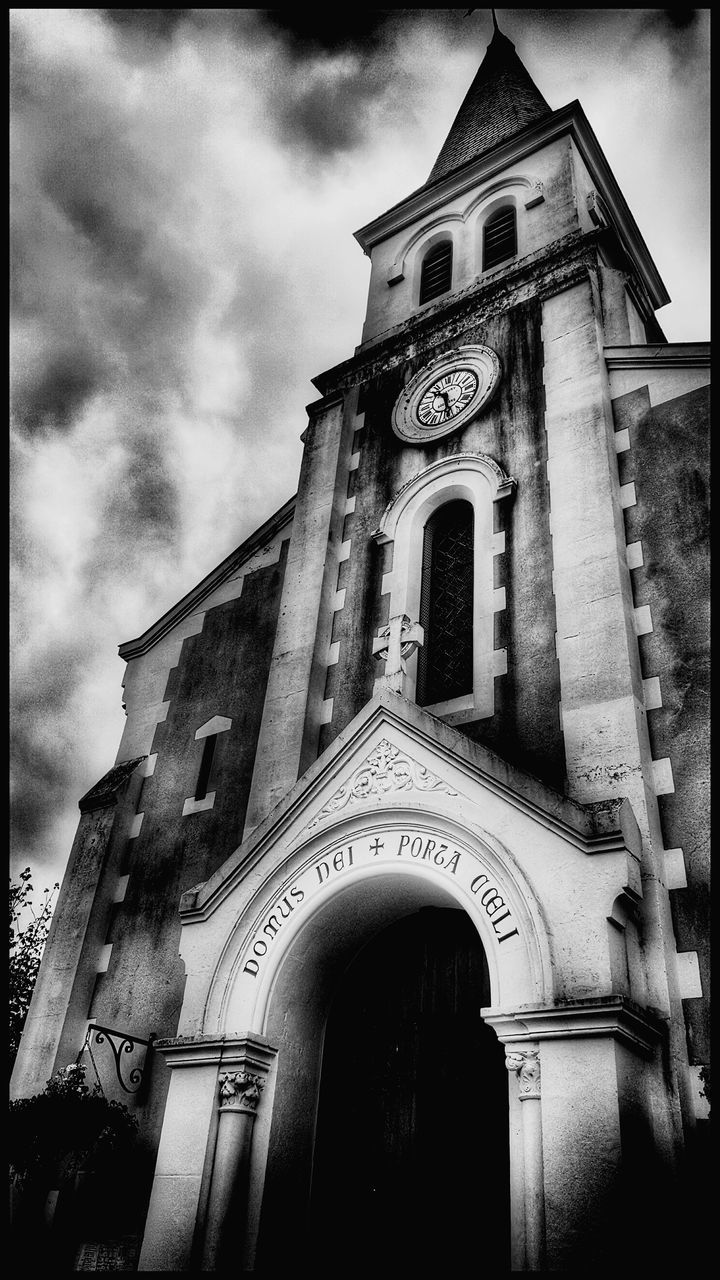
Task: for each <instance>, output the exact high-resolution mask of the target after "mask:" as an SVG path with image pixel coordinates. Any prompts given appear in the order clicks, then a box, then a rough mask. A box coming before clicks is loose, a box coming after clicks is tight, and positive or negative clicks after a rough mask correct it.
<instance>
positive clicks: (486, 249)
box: [483, 205, 517, 271]
mask: <svg viewBox="0 0 720 1280" xmlns="http://www.w3.org/2000/svg"><path fill="white" fill-rule="evenodd" d="M516 253H517V223H516V219H515V210H514V208H513V207H512V205H506V206H505V207H504V208H502V209H498V210H497V212H496V213H493V214H492V215H491V217H489V218H488V220H487V222H486V223H485V226H484V227H483V271H489V270H490V268H491V267H496V266H498V264H499V263H501V262H506V261H507V259H508V258H514V257H515V254H516Z"/></svg>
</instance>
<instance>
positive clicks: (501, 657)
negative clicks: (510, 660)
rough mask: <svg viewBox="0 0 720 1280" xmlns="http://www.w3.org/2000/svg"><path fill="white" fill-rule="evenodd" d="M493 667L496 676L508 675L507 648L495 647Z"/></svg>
mask: <svg viewBox="0 0 720 1280" xmlns="http://www.w3.org/2000/svg"><path fill="white" fill-rule="evenodd" d="M492 667H493V675H494V676H506V675H507V669H508V668H507V649H493V654H492Z"/></svg>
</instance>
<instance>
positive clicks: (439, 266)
mask: <svg viewBox="0 0 720 1280" xmlns="http://www.w3.org/2000/svg"><path fill="white" fill-rule="evenodd" d="M451 282H452V244H451V243H450V241H449V240H444V241H443V242H442V244H436V245H435V247H434V248H432V249H430V251H429V252H428V253H427V254H426V255H425V258H424V260H423V264H422V274H421V276H420V302H421V303H423V302H430V300H431V299H432V298H439V296H440V294H441V293H447V292H448V290H449V288H450V285H451Z"/></svg>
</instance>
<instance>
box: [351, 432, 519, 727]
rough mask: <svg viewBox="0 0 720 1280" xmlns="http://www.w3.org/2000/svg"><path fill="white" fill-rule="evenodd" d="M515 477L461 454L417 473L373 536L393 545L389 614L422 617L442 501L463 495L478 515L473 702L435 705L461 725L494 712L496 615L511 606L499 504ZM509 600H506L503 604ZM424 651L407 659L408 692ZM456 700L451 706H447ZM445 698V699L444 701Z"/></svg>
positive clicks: (385, 584)
mask: <svg viewBox="0 0 720 1280" xmlns="http://www.w3.org/2000/svg"><path fill="white" fill-rule="evenodd" d="M514 483H515V482H514V481H513V480H512V479H511V478H510V477H509V476H507V475H505V473H504V471H502V469H501V468H500V467H499V466H498V464H497V463H496V462H495V461H494V460H493V459H492V458H488V457H485V456H483V455H477V454H455V455H451V456H450V457H447V458H443V459H442V460H441V461H440V462H435V463H432V464H431V465H430V466H429V467H426V468H425V470H423V471H421V472H419V473H418V474H417V475H415V476H414V477H413V478H412V480H410V481H409V482H408V483H407V484H406V485H404V487H403V488H402V489H401V490H400V493H399V494H398V495H397V497H396V498H395V499H394V500H393V501H392V502H391V503H390V504H389V506H388V507H387V508H386V510H385V512H384V514H383V517H382V520H381V522H380V526H379V528H378V529H377V530H376V532H375V534H374V535H373V536H374V537H375V539H376V541H378V542H379V543H385V542H392V543H393V567H392V571H391V572H390V573H386V574H384V576H383V581H382V592H383V594H389V595H390V615H389V616H390V617H391V618H392V617H395V616H397V615H403V614H405V615H407V617H409V618H410V619H411V621H413V622H416V621H417V619H418V617H419V612H420V591H421V586H422V548H423V530H424V528H425V525H426V524H427V521H428V520H429V518H430V516H431V515H432V514H433V512H434V511H436V510H437V509H438V507H441V506H443V505H444V504H445V503H446V502H450V501H453V500H455V499H464V500H465V501H467V502H469V503H470V504H471V506H472V508H473V514H474V543H475V545H474V616H473V637H474V670H473V692H472V704H471V705H470V706H463V707H462V708H460V707H458V708H455V707H454V703H455V702H456V701H458V700H456V699H453V700H452V702H453V710H451V711H449V710H448V711H440V710H435V711H434V714H436V715H446V716H452V717H453V721H454V722H456V723H461V722H466V721H470V720H480V719H483V718H485V717H487V716H491V715H493V714H494V711H495V690H494V680H495V675H496V674H497V673H496V669H495V666H496V661H497V660H496V658H495V656H494V655H495V650H494V647H493V645H494V615H495V613H496V612H497V609H498V608H504V607H505V589H504V588H503V587H501V588H496V587H495V586H494V575H493V559H494V554H495V552H494V547H493V503H494V502H495V501H497V500H498V499H499V498H501V497H504V496H505V495H506V494H508V493H510V492H511V490H512V487H513V486H514ZM501 601H502V603H500V602H501ZM416 681H417V655H416V654H413V655H412V657H410V658H408V660H407V693H406V695H405V696H407V697H408V698H409V699H410V700H411V701H413V700H414V698H415V688H416ZM448 705H449V704H448ZM440 706H445V704H438V707H440Z"/></svg>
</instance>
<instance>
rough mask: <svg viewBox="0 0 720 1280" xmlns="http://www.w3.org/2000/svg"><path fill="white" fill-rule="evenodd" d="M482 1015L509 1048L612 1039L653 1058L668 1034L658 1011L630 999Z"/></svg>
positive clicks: (613, 996) (583, 1001)
mask: <svg viewBox="0 0 720 1280" xmlns="http://www.w3.org/2000/svg"><path fill="white" fill-rule="evenodd" d="M481 1014H482V1017H483V1018H484V1020H485V1022H488V1023H490V1025H491V1026H492V1027H494V1029H495V1031H496V1034H497V1036H498V1038H499V1039H500V1040H501V1041H502V1042H503V1044H505V1045H511V1044H521V1043H522V1042H523V1041H527V1040H530V1041H538V1040H560V1039H562V1040H572V1039H587V1038H588V1037H592V1038H595V1037H598V1036H605V1037H608V1036H609V1037H612V1038H613V1039H615V1040H618V1041H619V1042H620V1043H621V1044H624V1045H626V1046H627V1047H628V1048H631V1049H633V1050H634V1051H635V1052H636V1053H640V1054H642V1055H643V1056H646V1057H650V1056H652V1054H653V1053H654V1051H655V1049H656V1047H657V1045H658V1044H659V1043H660V1041H661V1040H662V1039H663V1038H664V1036H665V1033H666V1024H665V1021H664V1019H663V1018H662V1017H661V1016H660V1014H659V1013H658V1012H657V1011H656V1010H654V1009H646V1008H643V1007H642V1006H640V1005H638V1004H636V1003H635V1001H634V1000H631V999H630V997H629V996H624V995H619V994H610V995H607V996H590V997H588V998H586V999H579V1000H568V1001H567V1002H563V1003H558V1004H556V1005H546V1006H536V1007H533V1006H528V1007H522V1006H521V1007H520V1008H518V1009H514V1010H508V1011H507V1012H502V1011H500V1010H497V1009H492V1008H487V1009H482V1010H481Z"/></svg>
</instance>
